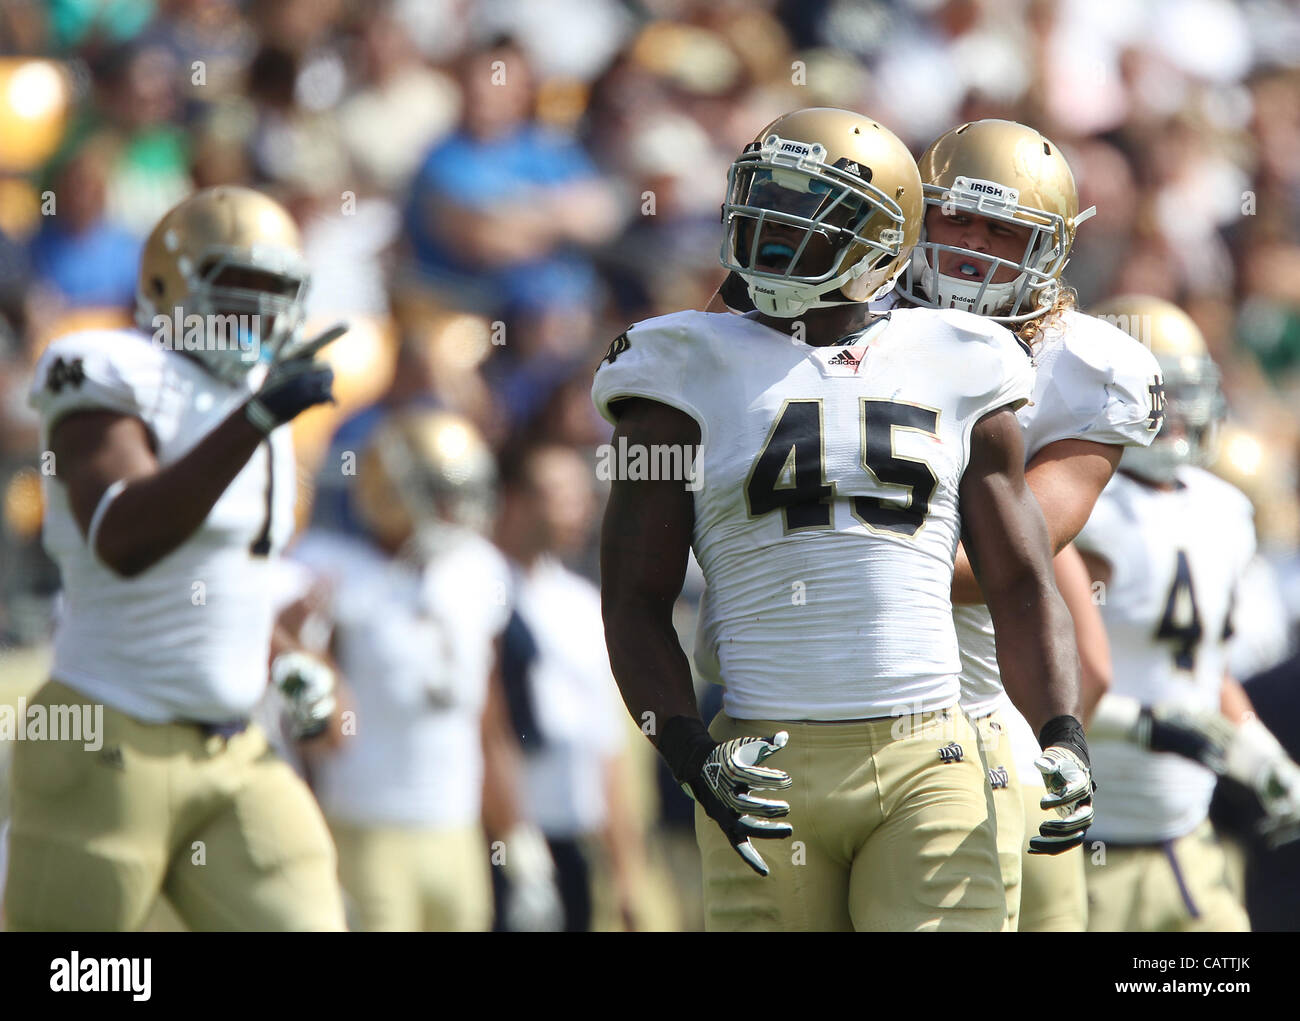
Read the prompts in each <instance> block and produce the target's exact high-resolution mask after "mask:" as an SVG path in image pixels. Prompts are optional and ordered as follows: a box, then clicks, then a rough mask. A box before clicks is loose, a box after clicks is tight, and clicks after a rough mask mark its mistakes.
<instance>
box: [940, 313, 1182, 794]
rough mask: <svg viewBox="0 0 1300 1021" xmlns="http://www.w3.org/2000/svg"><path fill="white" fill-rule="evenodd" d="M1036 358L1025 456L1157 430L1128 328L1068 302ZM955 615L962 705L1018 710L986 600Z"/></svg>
mask: <svg viewBox="0 0 1300 1021" xmlns="http://www.w3.org/2000/svg"><path fill="white" fill-rule="evenodd" d="M1033 360H1034V366H1035V369H1036V370H1037V371H1036V379H1035V383H1034V396H1033V399H1032V400H1031V401H1030V402H1029V403H1028V404H1027V405H1025V406H1024V407H1023V408H1021V409H1020V410H1019V411H1018V412H1016V417H1017V418H1019V419H1020V428H1021V431H1022V433H1023V435H1024V441H1025V463H1026V464H1028V463H1029V461H1030V460H1032V459H1033V457H1034V455H1036V454H1037V453H1038V452H1039V451H1040V450H1042V449H1043V448H1044V447H1046V446H1047V445H1048V444H1051V443H1055V442H1056V441H1057V440H1068V439H1078V440H1089V441H1091V442H1093V443H1104V444H1106V445H1108V446H1120V447H1123V446H1143V447H1144V446H1146V445H1147V444H1149V443H1150V442H1151V440H1152V439H1153V438H1154V437H1155V435H1156V433H1157V431H1158V430H1159V424H1160V419H1159V408H1158V407H1157V403H1156V401H1157V398H1156V395H1157V394H1158V393H1159V388H1160V366H1159V363H1157V361H1156V359H1155V356H1154V355H1152V354H1151V352H1150V351H1149V350H1147V348H1146V347H1144V346H1143V345H1142V344H1141V343H1139V342H1138V341H1136V340H1134V339H1133V338H1132V337H1130V336H1129V335H1128V334H1127V333H1125V332H1124V331H1123V330H1120V329H1117V328H1116V327H1114V326H1111V325H1110V324H1109V323H1105V322H1102V321H1101V320H1100V319H1096V318H1094V317H1092V316H1087V315H1083V314H1082V313H1080V312H1076V311H1074V310H1073V309H1070V310H1067V311H1066V312H1065V313H1063V314H1062V316H1061V317H1060V318H1059V319H1058V320H1057V321H1056V323H1055V324H1054V325H1052V326H1049V327H1048V328H1047V329H1045V330H1044V331H1043V332H1042V334H1041V335H1040V338H1039V340H1038V343H1037V345H1036V346H1035V350H1034V356H1033ZM953 620H954V621H955V623H956V625H957V641H958V643H959V644H960V646H961V705H962V709H963V710H965V712H966V714H967V715H968V716H971V717H973V718H978V717H981V716H985V715H987V714H988V713H991V712H993V710H995V709H1002V710H1003V711H1004V712H1015V711H1016V710H1015V708H1014V707H1013V706H1012V705H1011V701H1010V699H1008V698H1007V697H1006V693H1005V692H1004V690H1003V688H1002V676H1001V674H1000V672H999V671H998V657H997V645H996V642H995V641H994V636H993V617H992V615H991V614H990V613H989V610H988V607H987V606H984V605H983V604H964V605H960V606H954V607H953ZM1037 751H1041V749H1037ZM1021 758H1022V759H1023V758H1024V756H1023V755H1022V756H1021ZM1038 776H1039V774H1038V771H1037V770H1034V771H1033V777H1034V778H1037V777H1038Z"/></svg>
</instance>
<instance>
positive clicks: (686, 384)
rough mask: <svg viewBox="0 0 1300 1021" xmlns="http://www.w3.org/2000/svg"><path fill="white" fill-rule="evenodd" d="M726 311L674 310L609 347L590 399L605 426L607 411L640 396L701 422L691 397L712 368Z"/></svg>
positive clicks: (611, 415)
mask: <svg viewBox="0 0 1300 1021" xmlns="http://www.w3.org/2000/svg"><path fill="white" fill-rule="evenodd" d="M734 318H736V317H735V316H733V315H732V314H731V313H709V312H693V311H687V312H675V313H673V314H672V315H667V316H659V317H658V318H655V319H647V320H645V321H644V322H640V323H637V324H636V325H635V326H632V327H630V328H629V329H627V330H625V331H624V332H623V333H620V334H619V335H618V336H617V337H615V338H614V340H613V341H612V342H611V343H610V345H609V349H608V350H607V351H606V352H605V358H604V360H603V361H601V363H600V367H599V368H597V370H596V378H595V380H594V382H593V383H592V388H591V399H592V401H593V402H594V403H595V405H596V409H597V410H598V411H599V412H600V413H601V415H603V416H604V417H605V419H607V420H608V421H609V422H611V423H616V422H617V421H618V414H617V412H616V410H615V408H614V407H613V406H614V405H616V404H617V403H618V401H619V400H621V399H623V398H627V397H646V398H649V399H650V400H654V401H659V402H660V403H662V404H667V405H668V406H670V407H674V408H678V409H680V410H681V411H685V412H686V413H687V414H688V415H691V416H692V417H693V418H695V419H697V420H701V421H702V419H703V415H702V413H701V410H700V408H699V407H698V405H697V401H696V400H695V399H694V397H693V394H695V393H696V391H697V386H696V385H695V384H696V382H697V380H698V379H699V377H700V374H701V373H702V372H707V371H708V370H709V368H710V367H711V366H712V365H713V363H714V361H715V358H714V354H713V352H714V349H715V333H716V330H715V325H716V320H719V319H724V320H729V319H734Z"/></svg>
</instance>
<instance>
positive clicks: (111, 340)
mask: <svg viewBox="0 0 1300 1021" xmlns="http://www.w3.org/2000/svg"><path fill="white" fill-rule="evenodd" d="M165 354H166V352H164V351H162V350H161V349H159V348H155V347H154V346H153V345H152V344H150V342H149V341H148V340H147V339H146V338H145V337H144V336H142V335H141V334H139V333H135V332H133V331H130V330H88V331H85V332H83V333H72V334H68V335H67V336H65V337H60V338H59V339H57V340H55V341H53V342H52V343H51V344H50V346H49V347H48V348H46V349H45V352H44V354H42V355H41V358H40V361H39V362H37V364H36V371H35V374H34V376H33V379H32V386H31V390H30V391H29V393H28V403H29V404H31V406H32V407H33V408H35V409H36V410H37V411H38V412H39V413H40V415H41V418H42V420H43V422H44V425H45V428H46V429H50V428H52V427H53V426H54V425H55V424H56V423H57V422H58V421H59V420H60V419H61V418H63V417H64V416H65V415H68V414H71V413H72V412H75V411H114V412H117V413H119V414H122V415H135V416H137V417H140V418H147V417H148V415H149V413H150V412H151V411H152V410H153V409H154V408H156V407H157V405H158V400H159V396H160V393H161V391H162V383H163V376H164V364H163V359H164V356H165Z"/></svg>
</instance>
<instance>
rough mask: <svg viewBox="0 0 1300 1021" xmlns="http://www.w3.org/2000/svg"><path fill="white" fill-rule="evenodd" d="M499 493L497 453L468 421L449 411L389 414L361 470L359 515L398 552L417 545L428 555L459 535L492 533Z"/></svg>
mask: <svg viewBox="0 0 1300 1021" xmlns="http://www.w3.org/2000/svg"><path fill="white" fill-rule="evenodd" d="M495 493H496V460H495V458H494V457H493V456H492V451H491V450H489V449H488V446H487V444H486V443H485V442H484V440H483V437H482V436H481V435H480V434H479V431H478V430H477V429H476V428H475V427H474V426H473V425H472V424H471V423H470V422H469V421H468V420H467V419H465V418H462V417H460V416H459V415H454V414H451V413H450V412H446V411H436V410H428V409H413V410H407V411H398V412H395V413H393V414H392V415H390V416H388V418H386V419H385V420H384V421H383V422H382V423H380V424H379V425H378V426H377V427H376V428H375V431H374V433H373V434H372V436H371V439H370V441H369V443H368V445H367V447H366V450H365V451H364V452H363V453H362V455H361V458H360V460H359V463H358V465H357V487H356V509H357V514H358V516H359V518H360V519H361V521H362V523H363V524H364V525H365V527H366V528H367V529H368V530H369V531H370V533H371V535H373V536H374V537H375V538H376V539H377V540H378V541H379V542H380V543H381V544H382V545H384V546H386V547H389V548H392V549H397V548H400V547H402V546H404V545H406V544H408V543H410V542H412V541H414V542H415V543H417V545H418V547H419V549H420V551H421V552H422V553H423V554H425V555H428V554H430V553H432V552H433V551H434V550H436V549H437V548H439V546H440V544H441V543H442V542H443V540H444V539H446V538H448V537H449V536H450V535H452V534H454V533H456V532H457V531H458V530H464V529H470V530H473V531H476V532H480V533H482V532H486V531H487V529H488V527H489V526H490V525H491V522H492V514H493V510H494V508H495Z"/></svg>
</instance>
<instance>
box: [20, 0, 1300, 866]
mask: <svg viewBox="0 0 1300 1021" xmlns="http://www.w3.org/2000/svg"><path fill="white" fill-rule="evenodd" d="M0 54H3V56H0V491H3V494H4V524H3V539H2V540H0V640H3V642H4V644H5V645H6V646H8V647H11V648H13V647H19V648H21V647H31V646H39V645H41V644H42V643H44V642H45V641H46V640H47V638H48V635H49V629H50V620H51V614H52V612H53V607H54V601H55V598H56V593H57V585H58V579H57V574H56V572H55V571H54V569H53V567H52V565H51V564H50V563H49V561H48V560H47V559H46V558H45V557H44V555H43V553H42V552H41V550H40V546H39V525H40V507H39V486H38V485H37V482H38V479H39V472H40V470H41V451H40V442H39V436H38V432H37V422H36V419H35V417H34V415H33V414H32V413H31V412H30V411H29V410H28V408H27V406H26V390H27V386H28V384H29V381H30V370H31V367H32V365H33V364H34V362H35V359H36V357H37V355H38V354H39V352H40V351H41V349H42V348H43V346H44V345H45V344H46V343H47V342H48V341H49V339H50V338H52V337H54V336H57V335H59V334H60V333H63V332H66V331H68V330H70V329H74V328H78V327H81V326H86V325H124V324H126V323H128V322H130V320H131V316H132V312H131V309H132V305H133V302H134V292H135V283H136V267H137V259H138V254H139V251H140V246H141V242H142V239H143V236H144V235H145V234H146V232H147V231H148V230H149V229H150V228H151V227H152V225H153V223H154V222H155V221H156V220H157V218H158V217H159V216H160V215H161V214H162V213H163V212H164V211H165V210H166V209H167V208H169V207H170V206H171V205H172V204H174V203H175V202H176V201H177V200H178V199H179V198H181V197H182V196H184V195H186V194H187V193H189V192H190V191H191V190H192V189H194V188H197V187H204V186H209V185H215V184H221V183H241V184H250V185H253V186H255V187H257V188H260V189H262V190H264V191H266V192H267V193H268V194H270V195H272V196H274V197H275V198H277V199H279V200H280V201H281V202H283V203H284V204H285V205H286V207H287V208H289V209H290V210H291V212H292V213H293V214H294V216H295V217H296V218H297V219H298V221H299V223H300V225H301V228H302V231H303V236H304V242H305V248H306V253H307V257H308V260H309V262H310V265H311V269H312V274H313V286H312V291H311V294H310V298H309V307H308V311H309V315H310V317H311V319H312V321H313V322H314V323H316V324H319V325H321V326H324V325H328V324H329V323H332V322H334V321H336V320H340V319H342V320H347V321H348V322H349V323H351V325H352V330H351V332H350V333H349V334H348V336H347V337H346V338H345V339H344V340H342V341H339V342H338V343H337V344H336V345H335V347H334V349H333V350H332V352H331V360H332V362H333V364H334V367H335V371H336V375H337V377H338V385H337V388H336V389H337V394H338V398H339V401H338V404H337V406H335V407H333V408H330V409H324V410H320V411H316V412H312V413H311V414H310V415H305V416H303V418H302V420H301V421H300V423H297V424H295V431H296V433H297V435H296V439H297V441H298V447H299V452H300V457H301V460H302V466H301V468H300V475H301V479H300V482H301V488H300V499H299V509H300V516H301V519H302V522H303V524H304V525H306V523H307V522H308V521H309V520H310V521H312V522H314V523H315V524H316V525H317V526H320V527H326V528H328V527H338V528H347V527H348V520H349V515H350V513H351V510H350V508H349V500H348V496H349V493H348V485H347V481H348V480H347V478H346V477H345V476H344V475H343V474H342V473H341V472H340V471H339V470H338V467H337V466H338V457H339V453H340V452H344V451H347V450H349V449H354V448H355V446H356V444H357V443H358V442H359V441H361V440H362V439H364V436H365V434H366V431H367V430H368V429H369V428H370V427H371V426H372V425H373V424H374V422H375V421H376V420H377V418H378V417H380V416H382V413H383V412H384V411H386V410H390V409H394V408H399V407H404V406H408V405H412V404H428V405H431V406H438V407H443V408H447V409H449V410H452V411H456V412H458V413H460V414H462V415H465V416H466V417H468V418H469V419H471V420H472V421H473V422H474V423H476V424H477V425H478V426H479V428H480V429H481V430H482V431H483V433H484V434H485V436H486V437H487V438H488V440H489V442H490V443H491V444H492V445H493V446H494V448H495V449H497V450H498V451H504V450H507V449H509V448H510V446H511V444H512V442H513V441H514V440H515V439H516V438H518V437H521V436H526V437H528V439H529V440H530V441H538V442H544V443H547V444H551V445H553V446H555V447H559V448H568V449H569V450H571V451H573V452H575V453H576V454H577V455H578V456H579V457H581V458H582V459H584V460H585V461H587V462H592V461H593V460H594V458H595V448H596V446H597V445H598V444H600V443H603V442H604V441H605V440H606V439H607V438H608V435H609V427H608V426H607V425H606V424H605V423H604V422H603V421H602V420H601V419H600V418H599V417H598V416H597V414H596V412H595V411H594V409H593V408H592V406H591V402H590V399H589V388H590V381H591V374H592V371H593V369H594V368H595V366H596V364H597V363H598V361H599V358H600V357H601V355H602V353H603V352H604V350H605V348H606V347H607V345H608V344H609V342H610V339H611V338H613V337H614V336H616V335H617V334H618V333H620V332H621V331H622V330H624V329H625V328H626V327H627V326H628V325H629V324H631V323H633V322H636V321H638V320H640V319H643V318H646V317H649V316H654V315H659V314H663V313H667V312H671V311H676V310H679V309H683V308H690V307H695V308H702V307H703V306H704V305H705V304H706V302H707V301H708V299H709V297H710V295H711V294H712V293H713V291H714V289H715V288H716V287H717V285H718V284H719V282H720V280H721V278H722V275H723V274H722V270H721V269H720V268H719V265H718V246H719V243H720V240H721V235H720V228H719V225H718V209H719V204H720V202H721V199H722V192H723V188H724V184H725V180H726V172H727V168H728V165H729V164H730V162H731V161H732V159H733V158H734V157H735V156H736V154H737V153H739V151H740V149H741V148H742V147H743V145H744V144H745V143H747V142H748V141H750V140H751V139H752V137H753V136H754V135H755V134H756V133H757V131H758V130H759V129H760V128H761V127H762V126H763V125H764V124H766V123H767V122H768V121H770V120H771V119H773V118H774V117H776V116H777V115H779V114H781V113H783V112H785V111H787V110H790V109H793V108H797V107H806V106H819V105H827V106H840V107H847V108H851V109H855V110H861V111H864V112H869V113H870V114H871V115H872V116H874V117H875V118H877V119H878V120H880V121H881V122H882V123H883V124H885V125H887V126H888V127H889V128H890V129H892V130H893V131H894V132H895V133H897V134H898V135H899V136H900V137H901V138H903V139H904V141H906V142H907V143H908V144H909V145H910V146H911V147H912V149H913V150H914V152H915V153H917V154H919V153H920V152H921V151H923V150H924V148H925V147H926V146H927V145H928V144H929V143H930V141H931V140H932V139H933V138H935V137H936V136H937V135H939V134H940V133H942V132H943V131H945V130H947V129H948V128H950V127H952V126H953V125H955V124H958V123H961V122H962V121H964V120H970V119H975V118H982V117H1002V118H1007V119H1011V120H1020V121H1025V122H1027V123H1029V124H1031V125H1033V126H1034V127H1036V128H1038V129H1039V130H1040V131H1042V132H1043V133H1044V134H1045V135H1047V136H1048V137H1049V138H1052V139H1054V140H1055V141H1056V142H1057V143H1058V144H1059V145H1060V146H1061V147H1062V148H1063V149H1064V150H1065V152H1066V153H1067V155H1068V157H1069V160H1070V163H1071V165H1072V167H1073V169H1074V172H1075V176H1076V179H1077V181H1078V185H1079V190H1080V194H1081V203H1080V204H1081V206H1082V207H1087V206H1089V205H1096V206H1097V209H1098V214H1097V216H1096V217H1095V218H1094V219H1092V220H1091V221H1089V222H1088V223H1087V224H1086V225H1085V226H1084V227H1083V228H1082V229H1081V231H1080V236H1079V240H1078V242H1077V244H1076V246H1075V252H1074V256H1073V260H1072V262H1071V264H1070V266H1069V267H1068V269H1067V270H1066V278H1067V279H1068V281H1069V282H1070V283H1071V284H1072V285H1073V286H1074V287H1075V288H1076V289H1077V290H1078V292H1079V298H1080V305H1081V306H1082V307H1083V308H1085V309H1086V308H1088V307H1089V306H1090V305H1092V304H1093V303H1095V302H1097V301H1100V300H1101V299H1103V298H1105V297H1108V296H1111V295H1115V294H1119V293H1126V292H1144V293H1147V294H1152V295H1155V296H1158V297H1163V298H1166V299H1169V300H1172V301H1175V302H1177V303H1179V304H1180V305H1182V306H1183V307H1184V308H1185V309H1186V310H1187V311H1188V312H1189V313H1190V314H1191V315H1192V316H1193V318H1194V319H1195V320H1196V321H1197V322H1198V324H1199V325H1200V326H1201V328H1202V330H1203V331H1204V333H1205V335H1206V338H1207V340H1208V341H1209V343H1210V345H1211V349H1212V351H1213V353H1214V355H1215V357H1216V359H1217V360H1218V362H1219V364H1220V366H1221V368H1222V370H1223V373H1224V385H1225V389H1226V392H1227V396H1228V401H1229V407H1230V411H1231V415H1232V417H1233V419H1234V421H1235V422H1236V424H1237V426H1238V427H1239V431H1238V432H1237V433H1235V434H1234V435H1235V436H1237V437H1238V439H1237V440H1236V441H1235V442H1237V443H1238V444H1239V445H1238V447H1237V448H1236V449H1235V451H1234V452H1233V453H1232V454H1231V457H1230V460H1231V461H1232V465H1231V468H1232V473H1233V474H1232V476H1231V477H1232V478H1233V481H1234V482H1236V483H1237V484H1238V485H1242V486H1243V488H1245V489H1247V492H1248V495H1250V496H1251V498H1252V500H1254V501H1255V503H1256V507H1257V512H1258V519H1257V520H1258V524H1259V527H1260V538H1261V543H1262V545H1263V547H1264V548H1265V549H1266V551H1267V552H1268V554H1269V556H1270V558H1271V559H1272V560H1273V561H1275V563H1276V564H1277V565H1278V567H1279V573H1280V576H1281V578H1282V580H1283V582H1284V583H1285V584H1289V585H1290V586H1291V587H1292V589H1293V590H1294V591H1291V592H1290V595H1289V601H1290V604H1291V606H1292V607H1293V609H1292V610H1291V615H1292V619H1293V621H1294V619H1295V617H1297V616H1300V571H1297V570H1295V569H1294V567H1295V562H1296V550H1297V537H1298V521H1300V515H1298V514H1297V509H1296V508H1297V473H1296V470H1295V462H1296V452H1297V449H1300V443H1298V440H1300V412H1298V411H1297V408H1300V5H1298V4H1296V3H1294V2H1286V0H1240V2H1231V0H1011V2H1003V0H998V2H994V0H376V2H362V0H113V2H111V3H104V2H102V0H8V2H7V3H5V4H4V5H2V6H0ZM1240 437H1244V439H1241V438H1240ZM1243 444H1244V445H1243ZM555 486H556V487H557V492H556V497H555V499H556V500H557V501H558V502H559V504H564V498H565V496H566V495H567V496H569V497H571V498H572V499H571V500H570V502H569V503H568V504H564V506H566V507H568V509H569V516H568V518H567V519H566V521H565V527H566V528H567V529H568V537H567V538H566V541H565V542H564V543H563V552H564V555H565V560H566V562H567V563H568V564H569V566H570V567H572V568H573V569H574V570H576V571H578V572H579V573H581V574H585V575H587V576H588V577H589V578H592V579H595V578H596V558H595V550H594V547H595V535H596V530H597V513H596V511H597V509H598V507H599V501H598V500H597V499H593V496H595V497H598V496H599V493H598V488H597V487H598V486H599V483H598V482H597V479H596V476H595V473H594V472H590V473H586V474H584V473H581V472H566V473H562V479H561V480H560V481H557V482H555ZM556 513H557V514H559V515H561V516H563V513H564V512H563V511H556ZM503 527H509V523H506V524H505V525H504V526H503ZM519 527H520V528H526V527H528V520H527V518H526V517H525V518H523V519H521V522H520V524H519ZM575 530H576V534H575ZM520 541H522V540H520ZM503 544H504V545H509V544H510V537H509V536H507V537H506V538H505V539H504V540H503ZM1288 568H1289V569H1288ZM693 584H695V585H696V587H697V590H698V584H699V583H698V580H696V581H695V582H694V583H693ZM689 616H690V614H689V613H688V612H685V611H684V612H683V619H687V618H689ZM689 647H690V646H689V645H688V646H687V648H689ZM3 669H4V667H3V665H2V664H0V670H3ZM660 781H661V782H662V776H661V777H660ZM666 805H667V808H666V811H667V812H668V813H669V814H670V815H671V814H672V813H674V812H675V813H677V818H678V821H679V822H681V823H685V824H686V825H687V826H689V818H690V817H689V814H688V811H687V810H684V809H683V808H682V803H681V802H680V801H679V802H666ZM666 853H671V852H666Z"/></svg>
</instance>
